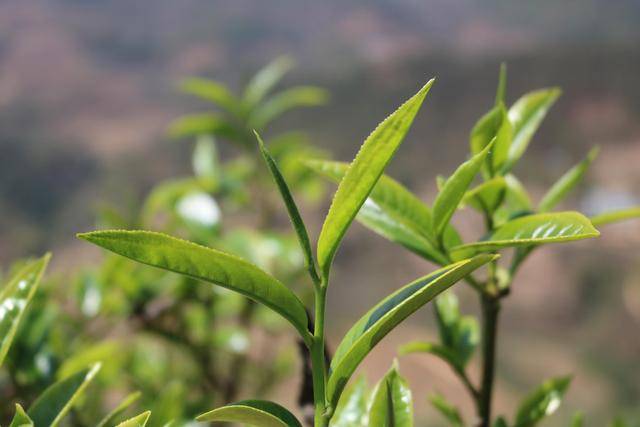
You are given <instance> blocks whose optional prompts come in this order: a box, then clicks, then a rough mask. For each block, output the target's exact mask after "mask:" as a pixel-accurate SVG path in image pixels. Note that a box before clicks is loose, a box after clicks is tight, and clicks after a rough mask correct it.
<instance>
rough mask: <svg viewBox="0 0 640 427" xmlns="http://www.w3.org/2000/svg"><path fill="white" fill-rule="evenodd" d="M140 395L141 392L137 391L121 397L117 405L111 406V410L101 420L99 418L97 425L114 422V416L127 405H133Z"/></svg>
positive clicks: (119, 413)
mask: <svg viewBox="0 0 640 427" xmlns="http://www.w3.org/2000/svg"><path fill="white" fill-rule="evenodd" d="M140 396H142V393H141V392H139V391H136V392H134V393H131V394H129V395H127V396H126V397H125V398H124V399H122V401H121V402H120V403H119V404H118V406H116V407H115V408H113V409H112V410H111V412H109V413H108V414H107V415H105V416H104V418H102V420H100V422H99V423H98V424H97V427H107V426H110V425H112V424H113V423H114V422H115V420H116V418H118V417H119V416H120V415H122V413H123V412H124V411H126V410H127V409H128V408H129V406H131V405H133V404H134V403H135V402H136V401H137V400H138V399H140Z"/></svg>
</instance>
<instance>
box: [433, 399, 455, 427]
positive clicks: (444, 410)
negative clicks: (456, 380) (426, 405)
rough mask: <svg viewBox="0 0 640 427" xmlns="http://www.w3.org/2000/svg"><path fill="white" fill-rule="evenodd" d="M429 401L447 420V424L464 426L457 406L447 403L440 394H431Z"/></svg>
mask: <svg viewBox="0 0 640 427" xmlns="http://www.w3.org/2000/svg"><path fill="white" fill-rule="evenodd" d="M429 402H431V404H432V405H433V407H434V408H436V409H437V410H438V412H440V413H441V414H442V416H443V417H445V418H446V420H447V421H449V424H450V425H451V426H453V427H464V421H463V419H462V415H460V411H458V408H456V407H455V406H453V404H451V403H449V402H448V401H447V400H446V399H445V398H444V396H442V395H441V394H432V395H431V396H430V397H429Z"/></svg>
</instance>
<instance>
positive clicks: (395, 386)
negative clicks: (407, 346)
mask: <svg viewBox="0 0 640 427" xmlns="http://www.w3.org/2000/svg"><path fill="white" fill-rule="evenodd" d="M369 425H371V426H376V427H378V426H379V427H412V426H413V400H412V397H411V390H410V389H409V385H408V384H407V381H406V380H405V379H404V378H402V377H401V376H400V373H399V372H398V368H397V366H396V364H395V363H394V366H393V367H392V368H391V370H390V371H389V372H388V373H387V374H386V375H385V376H384V378H382V380H381V381H380V382H379V383H378V385H377V386H376V388H375V391H374V393H373V397H372V401H371V408H370V409H369Z"/></svg>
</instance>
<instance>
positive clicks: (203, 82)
mask: <svg viewBox="0 0 640 427" xmlns="http://www.w3.org/2000/svg"><path fill="white" fill-rule="evenodd" d="M180 90H182V92H184V93H187V94H189V95H193V96H197V97H198V98H201V99H204V100H205V101H209V102H213V103H214V104H216V105H218V106H220V107H222V108H224V109H225V110H227V111H228V112H230V113H232V114H240V113H241V106H240V102H239V100H238V99H236V97H235V96H233V94H232V93H231V92H230V91H229V89H228V88H227V87H226V86H225V85H224V84H222V83H219V82H216V81H214V80H210V79H204V78H200V77H189V78H186V79H184V80H183V81H182V82H181V83H180Z"/></svg>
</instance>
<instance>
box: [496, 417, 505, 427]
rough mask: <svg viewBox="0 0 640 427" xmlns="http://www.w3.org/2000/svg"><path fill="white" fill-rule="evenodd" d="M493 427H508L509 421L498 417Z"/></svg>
mask: <svg viewBox="0 0 640 427" xmlns="http://www.w3.org/2000/svg"><path fill="white" fill-rule="evenodd" d="M493 427H508V425H507V421H506V420H505V419H504V418H503V417H498V418H496V420H495V421H494V423H493Z"/></svg>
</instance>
